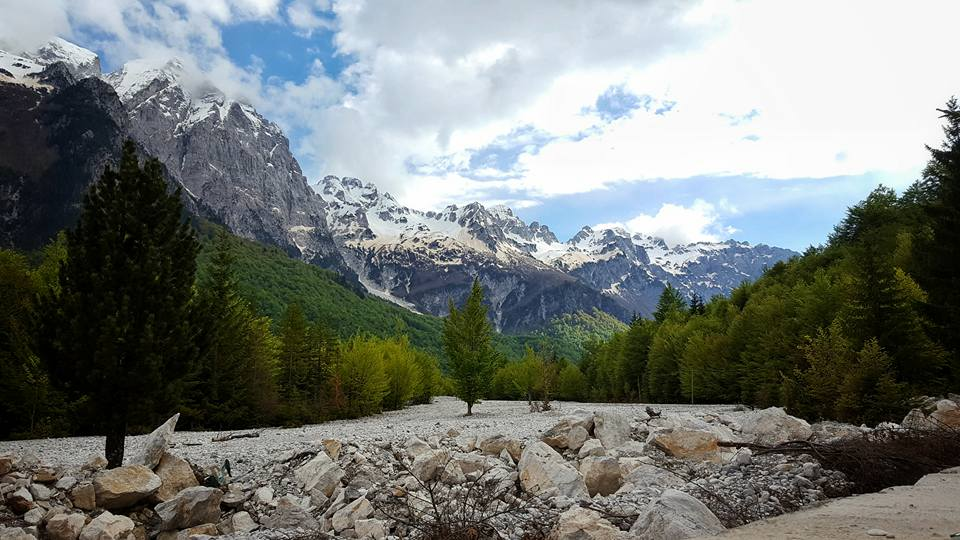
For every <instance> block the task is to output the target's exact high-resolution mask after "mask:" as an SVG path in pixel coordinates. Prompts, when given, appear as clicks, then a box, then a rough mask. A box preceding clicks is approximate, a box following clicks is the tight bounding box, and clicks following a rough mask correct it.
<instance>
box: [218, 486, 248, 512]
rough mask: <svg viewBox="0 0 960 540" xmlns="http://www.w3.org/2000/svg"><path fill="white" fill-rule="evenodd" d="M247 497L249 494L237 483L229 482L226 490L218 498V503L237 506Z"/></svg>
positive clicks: (232, 506) (230, 506)
mask: <svg viewBox="0 0 960 540" xmlns="http://www.w3.org/2000/svg"><path fill="white" fill-rule="evenodd" d="M249 497H250V494H249V493H247V492H246V491H243V489H241V488H240V487H239V486H238V485H237V484H230V487H229V488H228V489H227V492H226V493H224V494H223V498H222V499H220V504H221V505H223V506H225V507H227V508H239V507H240V506H241V505H242V504H243V503H245V502H246V501H247V499H248V498H249Z"/></svg>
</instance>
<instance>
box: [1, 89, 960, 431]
mask: <svg viewBox="0 0 960 540" xmlns="http://www.w3.org/2000/svg"><path fill="white" fill-rule="evenodd" d="M942 112H943V116H944V118H945V120H946V126H945V128H944V131H945V134H946V140H945V142H944V143H943V145H942V146H941V147H939V148H931V149H930V151H931V160H930V163H929V165H928V167H927V168H926V169H925V170H924V172H923V176H922V178H921V179H920V180H918V181H917V182H915V183H914V184H913V185H912V186H910V187H909V189H906V190H905V191H904V192H903V193H902V194H899V195H898V194H897V193H896V192H894V191H893V190H891V189H889V188H886V187H883V186H880V187H878V188H877V189H875V190H874V191H873V192H872V193H871V194H870V195H869V196H868V197H867V198H866V199H865V200H864V201H862V202H860V203H859V204H856V205H855V206H853V207H851V208H850V209H849V210H848V212H847V214H846V216H845V217H844V218H843V220H842V221H841V222H840V223H839V224H838V225H837V226H836V228H835V231H834V233H833V234H832V235H831V237H830V238H829V239H828V241H827V242H826V243H825V244H824V245H822V246H819V247H811V248H810V249H808V250H807V252H806V253H804V254H803V255H802V256H801V257H798V258H796V259H794V260H791V261H789V262H786V263H778V264H777V265H775V266H774V267H772V268H770V269H768V271H767V272H766V273H765V275H764V276H763V277H762V278H761V279H759V280H758V281H756V282H755V283H744V284H742V285H741V286H740V287H738V288H737V289H736V290H735V291H734V292H733V293H732V294H731V295H730V297H729V298H727V297H715V298H712V299H710V300H709V301H706V302H705V301H704V300H703V299H700V298H699V297H693V298H689V299H688V298H685V297H684V296H683V295H682V294H681V293H680V292H679V291H677V290H675V289H673V288H671V287H667V289H666V290H665V291H664V292H663V295H662V296H661V299H660V303H659V305H658V307H657V310H656V312H655V313H654V314H653V317H652V318H651V319H641V318H636V319H635V320H634V321H633V322H632V323H631V324H630V325H624V324H623V323H621V322H619V321H617V320H616V319H614V318H612V317H610V316H609V315H606V314H603V313H600V312H594V313H590V314H587V313H576V314H570V315H567V316H565V317H562V318H559V319H557V320H555V321H553V323H552V324H551V325H549V326H548V327H547V328H545V329H543V330H542V331H540V332H538V333H535V334H533V335H524V336H506V335H500V334H496V333H494V332H491V331H490V329H489V322H488V320H487V318H486V309H485V308H483V307H482V290H481V288H480V286H479V284H476V283H475V286H474V289H475V290H474V294H472V295H471V298H470V300H468V302H467V304H466V305H465V306H464V307H463V310H462V311H460V310H458V309H457V307H456V306H453V305H451V306H450V307H451V316H450V317H449V318H447V319H446V320H444V319H439V318H436V317H431V316H426V315H419V314H416V313H412V312H410V311H407V310H405V309H403V308H400V307H398V306H395V305H392V304H389V303H387V302H385V301H383V300H380V299H377V298H373V297H366V296H363V295H362V294H361V293H358V292H357V291H355V290H353V289H351V288H350V287H348V286H346V285H345V284H344V283H342V282H341V280H340V278H339V277H338V276H337V275H336V274H334V273H332V272H329V271H326V270H322V269H320V268H317V267H313V266H310V265H307V264H304V263H302V262H298V261H295V260H293V259H290V258H289V257H287V256H286V255H285V254H284V253H282V252H281V251H279V250H278V249H276V248H271V247H267V246H263V245H260V244H257V243H254V242H250V241H247V240H242V239H239V238H236V237H234V236H232V235H230V234H228V233H226V232H225V231H224V230H223V229H222V228H220V227H217V226H214V225H211V224H207V223H194V224H190V223H189V222H186V221H184V220H183V219H182V209H181V207H180V206H179V199H178V197H179V195H178V194H170V193H167V191H168V188H167V187H166V185H165V183H164V181H163V179H162V174H161V172H160V170H159V169H158V168H157V167H158V166H157V165H156V162H155V161H150V160H148V161H147V162H146V164H145V166H144V167H143V168H140V165H139V161H138V158H137V156H136V154H135V152H134V149H133V147H132V146H130V147H128V148H126V149H125V154H124V160H123V162H122V163H121V164H120V168H119V169H118V171H111V170H109V169H108V171H107V172H105V173H104V176H103V178H102V179H101V180H100V182H98V183H97V184H95V186H94V188H93V189H92V190H91V193H90V194H89V195H88V196H87V198H86V199H85V201H84V213H83V217H82V218H81V222H80V223H79V224H78V225H77V227H76V228H75V229H73V230H70V231H67V232H65V233H63V234H61V235H59V236H58V237H57V238H56V239H55V240H54V241H53V242H51V243H50V244H49V245H48V246H47V247H45V248H44V249H42V250H40V251H39V252H35V253H18V252H15V251H10V250H0V281H2V283H3V284H4V286H3V287H2V289H0V394H2V395H3V400H2V403H0V407H2V411H0V413H2V414H0V437H4V438H6V437H27V436H48V435H61V434H70V433H91V432H102V431H103V430H105V429H106V430H108V431H109V429H116V430H121V429H122V430H123V431H137V430H142V429H144V428H147V427H149V426H152V425H153V424H155V423H156V421H157V420H158V419H160V418H162V417H163V416H164V415H166V414H170V413H171V412H173V411H180V412H181V413H182V415H183V416H182V418H181V425H182V426H184V427H186V428H194V429H199V428H208V429H232V428H241V427H248V426H255V425H266V424H284V425H297V424H302V423H308V422H317V421H323V420H326V419H331V418H347V417H357V416H362V415H368V414H373V413H377V412H380V411H382V410H387V409H396V408H401V407H403V406H405V405H408V404H411V403H424V402H428V401H429V400H430V399H431V397H432V396H434V395H437V394H439V393H454V394H456V395H459V396H461V397H464V399H465V400H466V401H467V402H468V406H472V404H473V403H474V402H477V401H479V400H480V399H481V398H508V399H525V400H528V401H530V402H531V404H532V403H533V402H534V401H537V402H538V403H539V404H540V406H541V407H542V406H549V403H550V401H551V400H553V399H568V400H598V401H647V402H696V403H703V402H728V403H730V402H740V403H747V404H751V405H756V406H768V405H783V406H786V407H788V408H789V409H790V411H791V412H793V413H794V414H798V415H802V416H806V417H809V418H832V419H838V420H845V421H852V422H878V421H881V420H887V419H893V418H897V417H898V416H899V415H900V414H902V412H903V410H904V409H905V408H907V407H908V406H909V403H908V401H909V398H911V397H914V396H918V395H922V394H940V393H943V392H945V391H947V390H950V389H956V388H957V387H958V386H960V361H958V350H960V347H958V345H960V344H958V341H957V340H958V336H957V334H956V329H957V328H958V327H960V326H958V324H960V320H958V313H960V301H958V298H957V295H958V294H960V283H958V278H957V276H956V273H955V271H954V270H953V268H952V264H951V263H950V262H949V261H951V260H953V258H954V257H955V254H956V253H957V234H958V233H960V200H958V197H960V111H958V106H957V103H956V101H955V100H951V101H950V102H949V103H948V104H947V107H946V109H945V110H943V111H942ZM150 220H154V221H153V222H151V221H150ZM125 229H126V230H128V231H134V233H130V232H128V233H125V234H120V233H118V231H120V230H125ZM158 231H161V232H158ZM162 231H166V233H162ZM137 235H140V237H139V239H138V240H137V241H136V242H132V241H131V238H135V239H136V238H138V237H137ZM121 246H122V247H121ZM117 253H124V254H125V255H126V258H124V257H120V256H116V254H117ZM164 253H166V254H167V255H164V256H163V257H161V256H160V255H161V254H164ZM131 336H134V337H136V340H131V339H130V337H131ZM121 360H123V361H121ZM124 362H128V364H127V365H124ZM129 362H133V364H132V365H130V364H129ZM118 366H122V367H118ZM465 381H467V382H465ZM105 382H107V383H110V384H115V385H117V386H116V388H110V389H109V390H110V391H104V388H103V387H104V383H105ZM105 396H106V397H105ZM114 416H116V418H113V417H114ZM120 424H122V426H121V425H120ZM105 426H113V428H110V427H105Z"/></svg>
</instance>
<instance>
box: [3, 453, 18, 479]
mask: <svg viewBox="0 0 960 540" xmlns="http://www.w3.org/2000/svg"><path fill="white" fill-rule="evenodd" d="M14 461H15V459H14V457H13V456H11V455H3V456H0V476H3V475H5V474H7V473H9V472H10V471H12V470H13V462H14Z"/></svg>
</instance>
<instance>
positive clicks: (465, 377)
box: [443, 279, 498, 416]
mask: <svg viewBox="0 0 960 540" xmlns="http://www.w3.org/2000/svg"><path fill="white" fill-rule="evenodd" d="M492 337H493V329H492V328H491V327H490V321H488V320H487V307H486V306H484V305H483V289H482V288H481V287H480V282H479V281H478V280H476V279H474V280H473V287H472V288H471V290H470V296H469V297H468V298H467V301H466V303H464V305H463V307H462V308H461V309H457V307H456V306H455V305H454V304H453V301H452V300H451V301H450V315H449V316H447V318H446V319H445V320H444V322H443V347H444V351H445V352H446V354H447V360H448V361H449V367H450V374H451V376H452V377H453V379H454V382H455V384H456V393H457V397H459V398H460V399H462V400H463V401H465V402H466V403H467V416H470V415H472V414H473V406H474V404H476V403H478V402H479V401H480V398H482V397H484V395H485V394H486V392H487V389H488V388H489V386H490V380H491V379H492V377H493V374H494V372H495V371H496V367H497V360H498V357H497V354H496V351H495V350H494V348H493V344H492V342H491V339H492Z"/></svg>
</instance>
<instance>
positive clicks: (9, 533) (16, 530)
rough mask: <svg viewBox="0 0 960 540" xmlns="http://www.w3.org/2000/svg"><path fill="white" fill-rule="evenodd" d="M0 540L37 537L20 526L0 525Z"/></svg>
mask: <svg viewBox="0 0 960 540" xmlns="http://www.w3.org/2000/svg"><path fill="white" fill-rule="evenodd" d="M0 540H37V537H36V536H34V535H32V534H30V533H28V532H27V531H25V530H23V529H21V528H20V527H4V526H3V525H0Z"/></svg>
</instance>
